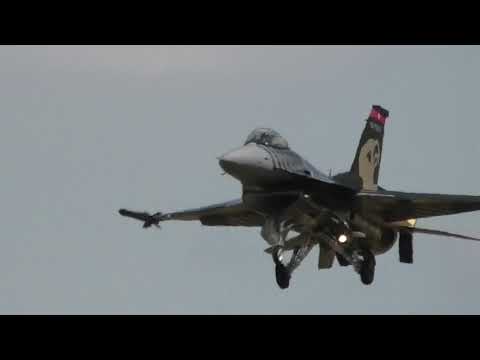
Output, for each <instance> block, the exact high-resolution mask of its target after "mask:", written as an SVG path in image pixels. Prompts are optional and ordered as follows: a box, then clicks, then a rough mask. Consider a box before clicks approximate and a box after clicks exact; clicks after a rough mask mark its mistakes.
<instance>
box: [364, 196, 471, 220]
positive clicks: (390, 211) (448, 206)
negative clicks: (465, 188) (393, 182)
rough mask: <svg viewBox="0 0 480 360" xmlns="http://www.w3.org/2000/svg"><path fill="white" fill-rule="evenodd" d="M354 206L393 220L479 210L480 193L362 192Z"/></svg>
mask: <svg viewBox="0 0 480 360" xmlns="http://www.w3.org/2000/svg"><path fill="white" fill-rule="evenodd" d="M355 207H356V208H357V209H363V212H369V213H371V214H374V215H376V216H378V217H380V218H381V219H383V221H385V222H396V221H404V220H409V219H419V218H426V217H432V216H441V215H451V214H459V213H463V212H470V211H476V210H480V196H469V195H443V194H419V193H407V192H398V191H376V192H369V191H361V192H359V193H357V194H356V197H355Z"/></svg>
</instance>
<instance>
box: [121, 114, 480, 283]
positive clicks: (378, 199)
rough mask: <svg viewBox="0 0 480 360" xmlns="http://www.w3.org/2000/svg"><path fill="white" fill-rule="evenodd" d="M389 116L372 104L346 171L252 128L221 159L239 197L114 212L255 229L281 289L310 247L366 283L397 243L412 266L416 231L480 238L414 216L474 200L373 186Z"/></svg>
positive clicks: (477, 204) (325, 262)
mask: <svg viewBox="0 0 480 360" xmlns="http://www.w3.org/2000/svg"><path fill="white" fill-rule="evenodd" d="M388 116H389V112H388V111H387V110H385V109H384V108H383V107H381V106H379V105H373V106H372V108H371V111H370V113H369V115H368V118H367V120H366V124H365V128H364V130H363V132H362V135H361V138H360V142H359V144H358V148H357V152H356V154H355V157H354V160H353V163H352V165H351V168H350V171H347V172H343V173H339V174H337V175H334V176H328V175H326V174H324V173H322V172H320V171H319V170H317V169H316V168H315V167H314V166H312V165H311V164H310V163H309V162H308V161H307V160H305V159H304V158H303V157H302V156H300V155H299V154H297V153H296V152H295V151H293V150H292V149H291V148H290V147H289V145H288V142H287V141H286V140H285V138H283V137H282V136H281V135H280V134H279V133H277V132H276V131H274V130H272V129H267V128H257V129H255V130H253V131H252V132H251V133H250V135H248V137H247V139H246V141H245V143H244V145H243V146H241V147H240V148H237V149H235V150H232V151H230V152H228V153H226V154H224V155H223V156H221V157H220V158H219V164H220V166H221V167H222V169H223V170H224V171H225V172H226V173H227V174H229V175H231V176H232V177H234V178H235V179H237V180H238V181H239V182H240V183H241V185H242V197H241V198H240V199H237V200H232V201H227V202H224V203H220V204H215V205H210V206H206V207H201V208H196V209H189V210H184V211H175V212H171V213H162V212H157V213H154V214H149V213H146V212H136V211H130V210H125V209H121V210H119V213H120V214H121V215H123V216H127V217H131V218H134V219H137V220H140V221H142V222H143V227H144V228H148V227H150V226H152V225H154V226H159V223H160V222H163V221H166V220H187V221H188V220H198V221H200V222H201V223H202V224H203V225H207V226H250V227H252V226H255V227H260V228H261V236H262V237H263V239H264V240H265V241H266V242H267V243H268V248H267V249H266V250H265V252H266V253H267V254H269V256H271V257H272V259H273V263H274V265H275V276H276V281H277V284H278V286H279V287H280V288H282V289H285V288H288V287H289V283H290V279H291V276H292V273H293V272H294V270H295V269H296V268H297V267H298V266H299V265H300V264H301V262H302V260H303V259H305V257H306V256H307V255H308V253H309V252H310V251H311V250H312V248H313V247H315V246H318V248H319V257H318V268H319V269H328V268H331V267H332V265H333V263H334V261H335V259H336V260H337V262H338V263H339V265H340V266H351V267H352V268H353V269H354V271H355V272H356V273H358V274H359V275H360V279H361V281H362V283H363V284H366V285H368V284H371V283H372V282H373V279H374V273H375V257H376V256H378V255H381V254H384V253H386V252H387V251H389V250H390V249H392V248H393V246H394V244H395V243H396V242H397V241H398V251H399V260H400V262H402V263H412V262H413V246H412V239H413V235H414V234H415V233H423V234H431V235H440V236H450V237H456V238H461V239H469V240H480V239H477V238H474V237H470V236H464V235H459V234H453V233H448V232H445V231H439V230H431V229H422V228H418V227H416V220H417V219H419V218H426V217H431V216H440V215H449V214H457V213H462V212H469V211H475V210H480V196H466V195H441V194H420V193H407V192H399V191H389V190H386V189H385V188H382V187H380V186H379V185H378V175H379V172H380V164H381V160H382V150H383V136H384V131H385V123H386V121H387V118H388Z"/></svg>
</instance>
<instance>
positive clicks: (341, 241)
mask: <svg viewBox="0 0 480 360" xmlns="http://www.w3.org/2000/svg"><path fill="white" fill-rule="evenodd" d="M347 240H348V238H347V235H344V234H342V235H340V236H339V237H338V242H340V243H342V244H343V243H345V242H347Z"/></svg>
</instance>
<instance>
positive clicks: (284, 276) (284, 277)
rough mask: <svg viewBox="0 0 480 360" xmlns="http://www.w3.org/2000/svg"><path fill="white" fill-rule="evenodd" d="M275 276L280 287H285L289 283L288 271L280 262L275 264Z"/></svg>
mask: <svg viewBox="0 0 480 360" xmlns="http://www.w3.org/2000/svg"><path fill="white" fill-rule="evenodd" d="M275 278H276V280H277V284H278V286H279V287H280V289H286V288H288V286H289V285H290V272H289V271H288V269H287V268H286V267H285V265H283V264H282V263H278V264H275Z"/></svg>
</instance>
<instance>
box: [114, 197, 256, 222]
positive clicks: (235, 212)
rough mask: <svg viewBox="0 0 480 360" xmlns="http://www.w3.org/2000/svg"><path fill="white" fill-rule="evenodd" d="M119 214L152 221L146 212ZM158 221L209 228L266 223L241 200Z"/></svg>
mask: <svg viewBox="0 0 480 360" xmlns="http://www.w3.org/2000/svg"><path fill="white" fill-rule="evenodd" d="M119 212H120V214H121V215H123V216H128V217H131V218H134V219H138V220H141V221H146V220H149V219H151V218H150V216H151V215H149V214H148V213H145V212H135V211H130V210H125V209H121V210H120V211H119ZM152 216H156V215H152ZM156 220H158V221H160V222H161V221H166V220H185V221H189V220H190V221H192V220H198V221H200V222H201V223H202V224H203V225H207V226H262V225H263V223H264V218H263V216H262V215H259V214H257V213H256V212H254V211H251V210H249V209H248V208H246V207H245V206H244V204H243V202H242V200H241V199H236V200H232V201H227V202H223V203H218V204H214V205H209V206H204V207H200V208H194V209H188V210H182V211H175V212H171V213H166V214H160V213H159V215H158V216H157V217H156Z"/></svg>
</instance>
